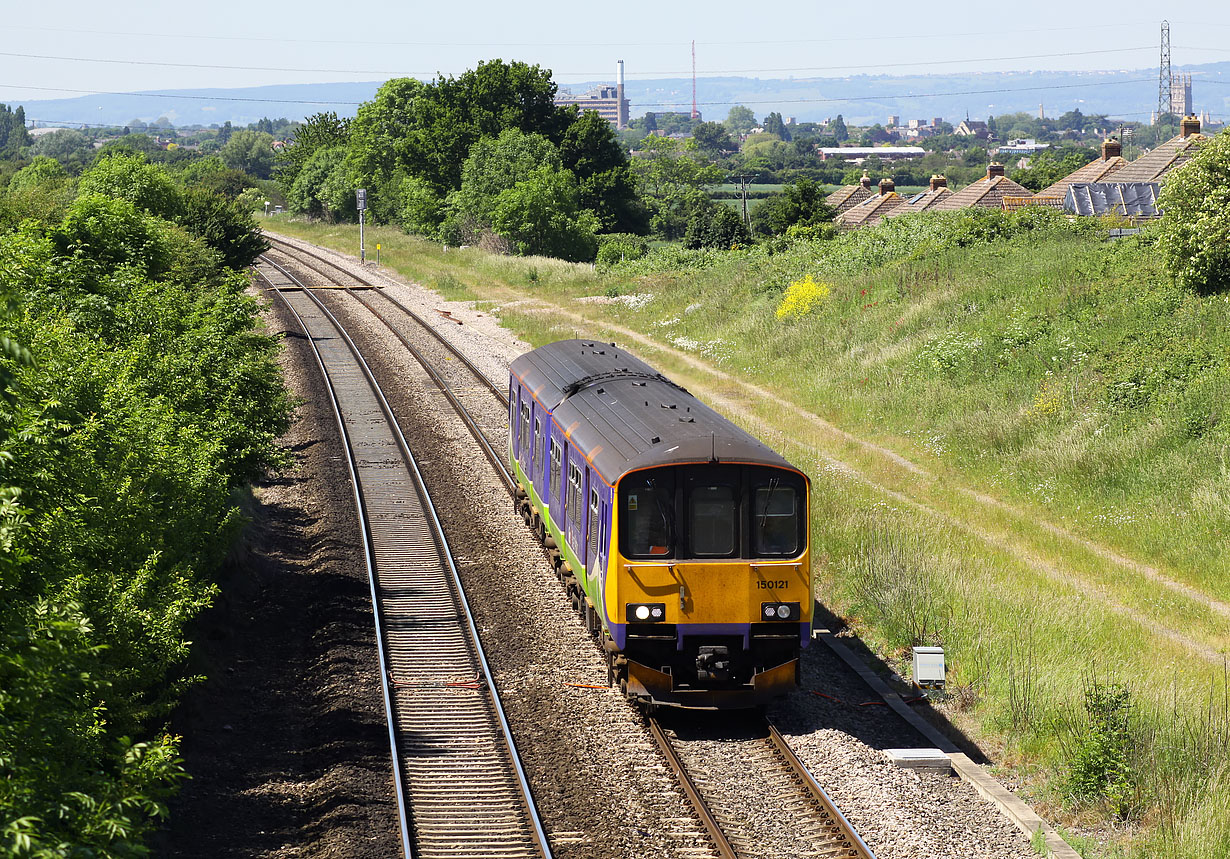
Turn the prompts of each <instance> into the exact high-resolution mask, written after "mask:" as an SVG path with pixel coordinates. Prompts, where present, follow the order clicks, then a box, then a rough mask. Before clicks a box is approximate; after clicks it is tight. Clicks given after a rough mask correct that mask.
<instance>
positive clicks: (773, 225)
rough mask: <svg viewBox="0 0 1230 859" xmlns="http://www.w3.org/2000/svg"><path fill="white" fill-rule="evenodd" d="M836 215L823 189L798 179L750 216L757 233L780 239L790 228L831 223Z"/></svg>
mask: <svg viewBox="0 0 1230 859" xmlns="http://www.w3.org/2000/svg"><path fill="white" fill-rule="evenodd" d="M835 214H836V211H835V210H834V209H833V207H832V206H830V205H829V204H828V202H827V201H826V200H825V194H824V187H823V186H822V185H818V184H816V183H815V182H812V181H810V180H808V179H800V180H799V181H798V182H797V183H795V184H793V185H786V186H785V187H784V188H782V193H781V194H776V195H774V196H772V197H770V198H768V199H767V200H765V201H764V202H763V203H761V204H760V205H759V206H757V207H756V210H755V211H754V212H753V213H752V223H753V224H754V225H755V227H756V232H757V233H767V234H770V235H781V234H783V233H785V232H786V231H787V230H788V229H790V228H791V227H793V226H796V225H798V226H804V227H816V226H820V225H821V224H826V223H829V222H831V221H832V220H833V216H834V215H835Z"/></svg>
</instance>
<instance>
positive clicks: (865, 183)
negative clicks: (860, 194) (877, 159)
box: [858, 170, 871, 191]
mask: <svg viewBox="0 0 1230 859" xmlns="http://www.w3.org/2000/svg"><path fill="white" fill-rule="evenodd" d="M858 184H860V185H862V186H863V187H864V188H866V189H867V190H868V191H870V190H871V177H870V176H868V175H867V171H866V170H864V171H863V178H862V179H859V180H858Z"/></svg>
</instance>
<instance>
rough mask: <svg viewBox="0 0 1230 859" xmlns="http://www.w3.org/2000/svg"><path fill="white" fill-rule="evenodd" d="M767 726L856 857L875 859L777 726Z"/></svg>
mask: <svg viewBox="0 0 1230 859" xmlns="http://www.w3.org/2000/svg"><path fill="white" fill-rule="evenodd" d="M765 724H766V725H768V727H769V740H770V741H772V743H773V745H774V747H775V748H776V749H777V751H778V752H779V753H780V754H781V756H782V757H784V758H785V759H786V761H787V763H788V764H789V765H790V768H791V769H792V770H794V772H795V774H796V775H798V776H799V778H800V779H801V780H802V781H803V785H804V786H805V787H806V788H807V791H808V793H810V794H811V795H812V796H813V797H814V798H815V799H816V801H817V802H819V803H820V804H821V805H822V806H823V807H824V810H825V811H826V812H828V814H830V815H831V816H832V817H833V819H834V821H836V824H837V826H838V828H839V829H840V830H841V831H842V833H843V834H844V835H845V837H846V838H847V839H848V840H849V841H850V844H851V846H852V847H853V848H854V850H855V851H856V855H857V856H860V857H863V859H875V853H873V852H872V851H871V848H870V847H868V846H867V844H866V842H864V841H863V839H862V838H861V837H860V836H859V834H858V832H857V831H855V829H854V826H853V825H852V824H851V823H850V821H849V820H847V819H846V816H845V815H844V814H842V813H841V809H840V808H838V807H837V803H835V802H833V800H832V798H831V797H830V796H829V795H828V791H826V790H825V789H824V788H823V787H821V785H820V782H818V781H816V777H815V776H813V775H812V774H811V770H809V769H808V768H807V765H806V764H804V763H803V762H802V761H801V760H799V756H798V755H796V754H795V753H794V749H792V748H790V744H789V743H787V742H786V738H785V737H783V736H782V733H781V731H779V730H777V726H776V725H774V724H773V723H772V722H770V721H768V720H767V719H766V720H765Z"/></svg>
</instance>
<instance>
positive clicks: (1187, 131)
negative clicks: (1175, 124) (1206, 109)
mask: <svg viewBox="0 0 1230 859" xmlns="http://www.w3.org/2000/svg"><path fill="white" fill-rule="evenodd" d="M1179 131H1181V132H1182V134H1183V136H1184V137H1185V138H1186V137H1191V136H1192V135H1193V134H1199V133H1200V117H1198V116H1185V117H1183V121H1182V122H1180V123H1179Z"/></svg>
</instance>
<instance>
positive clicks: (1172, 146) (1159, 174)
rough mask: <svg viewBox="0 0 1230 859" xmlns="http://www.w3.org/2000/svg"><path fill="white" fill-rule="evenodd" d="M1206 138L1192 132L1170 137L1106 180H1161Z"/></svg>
mask: <svg viewBox="0 0 1230 859" xmlns="http://www.w3.org/2000/svg"><path fill="white" fill-rule="evenodd" d="M1208 139H1209V138H1207V137H1205V136H1204V135H1203V134H1192V135H1190V136H1188V137H1183V136H1179V137H1172V138H1171V139H1170V140H1167V141H1166V142H1165V143H1162V144H1160V145H1159V146H1156V147H1154V148H1153V149H1152V150H1151V151H1150V152H1149V153H1148V154H1146V155H1142V156H1140V157H1139V158H1137V159H1136V160H1135V161H1133V162H1132V163H1131V164H1129V165H1127V166H1126V167H1124V168H1123V169H1122V170H1118V171H1116V172H1115V174H1114V175H1113V176H1111V177H1110V179H1108V180H1107V181H1110V182H1158V181H1161V180H1163V179H1165V178H1166V174H1167V173H1169V172H1170V171H1171V170H1173V169H1174V168H1176V167H1178V166H1180V165H1181V164H1184V163H1186V161H1187V159H1189V158H1191V157H1192V156H1193V155H1195V154H1196V150H1198V149H1199V148H1200V147H1201V146H1203V145H1204V144H1205V142H1206V141H1208ZM1086 181H1090V180H1086Z"/></svg>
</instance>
